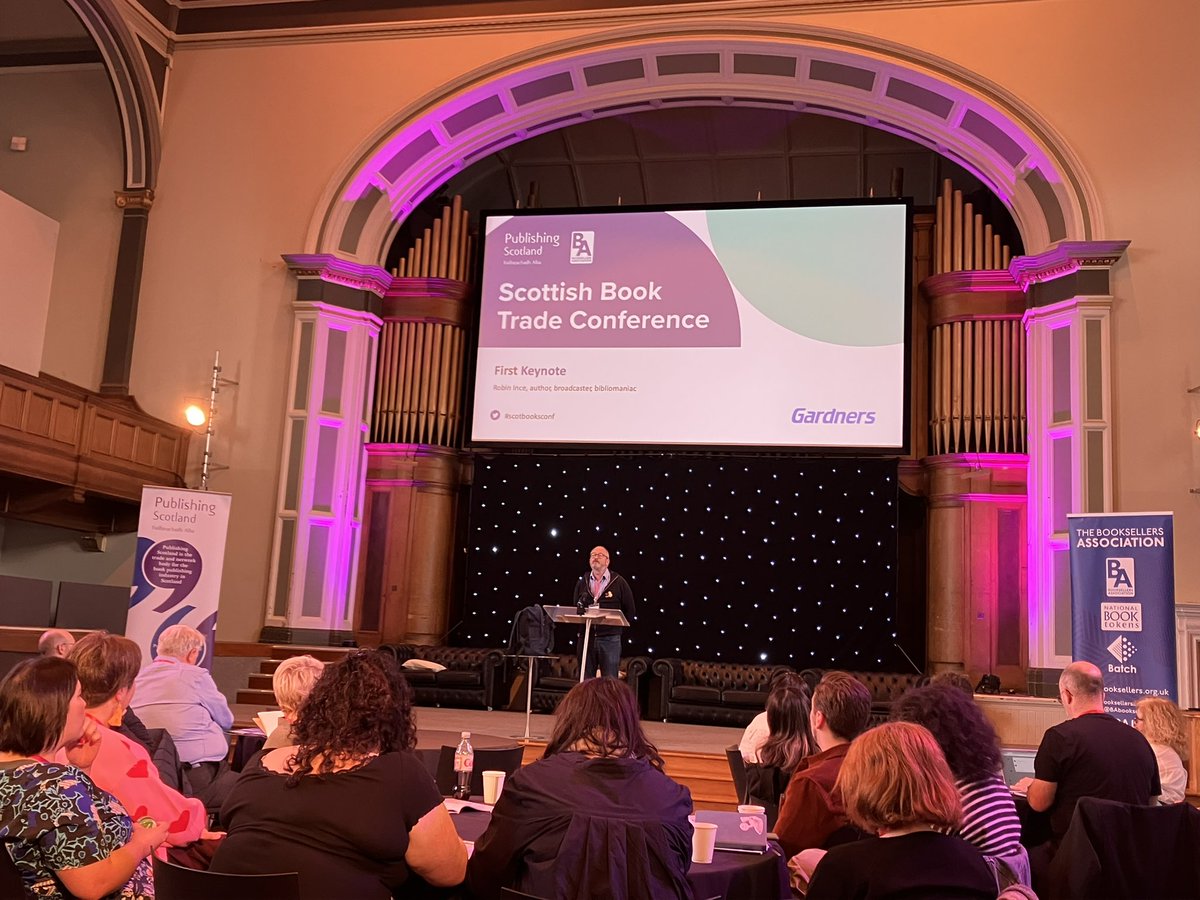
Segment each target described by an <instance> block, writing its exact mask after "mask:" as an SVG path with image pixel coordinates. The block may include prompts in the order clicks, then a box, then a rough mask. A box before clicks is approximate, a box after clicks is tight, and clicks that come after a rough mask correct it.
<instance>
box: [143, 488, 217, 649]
mask: <svg viewBox="0 0 1200 900" xmlns="http://www.w3.org/2000/svg"><path fill="white" fill-rule="evenodd" d="M231 499H232V498H231V497H230V495H229V494H214V493H212V492H211V491H187V490H180V489H177V488H159V487H145V488H142V510H141V516H140V517H139V519H138V544H137V560H136V562H135V565H134V572H133V590H132V593H131V594H130V598H129V622H128V624H127V625H126V628H125V634H126V636H127V637H129V638H130V639H131V640H134V641H136V642H137V644H138V646H140V647H141V648H142V656H143V662H144V663H146V662H149V661H150V660H152V659H153V658H154V653H155V650H156V649H157V648H158V636H159V635H160V634H161V633H162V631H163V629H165V628H167V627H169V626H171V625H175V624H178V623H180V622H182V623H183V624H185V625H191V626H192V627H193V628H195V629H196V630H197V631H199V632H200V633H201V634H203V635H204V637H205V642H206V645H207V646H206V650H205V653H204V658H203V659H202V660H201V662H200V665H203V666H207V667H209V668H211V667H212V655H213V639H214V634H215V632H216V627H217V601H218V600H219V599H220V594H221V570H222V569H223V568H224V563H225V534H226V532H227V531H228V528H229V503H230V500H231Z"/></svg>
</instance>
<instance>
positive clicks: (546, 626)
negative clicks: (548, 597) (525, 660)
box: [508, 603, 554, 656]
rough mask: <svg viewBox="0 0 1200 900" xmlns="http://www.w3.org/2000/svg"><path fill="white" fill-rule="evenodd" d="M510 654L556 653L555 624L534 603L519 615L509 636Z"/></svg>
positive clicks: (535, 654)
mask: <svg viewBox="0 0 1200 900" xmlns="http://www.w3.org/2000/svg"><path fill="white" fill-rule="evenodd" d="M508 652H509V653H511V654H514V655H525V656H547V655H548V654H550V653H552V652H554V622H553V620H551V618H550V616H549V614H548V613H547V612H546V610H544V609H542V607H540V606H538V605H537V604H536V603H534V604H531V605H529V606H526V607H525V608H524V609H522V610H521V611H520V612H518V613H517V617H516V618H515V619H513V626H512V633H511V634H509V636H508Z"/></svg>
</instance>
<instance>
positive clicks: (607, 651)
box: [571, 547, 637, 678]
mask: <svg viewBox="0 0 1200 900" xmlns="http://www.w3.org/2000/svg"><path fill="white" fill-rule="evenodd" d="M608 560H609V556H608V550H606V549H605V548H604V547H593V548H592V552H591V553H590V554H589V555H588V571H587V574H585V575H581V576H580V578H579V580H578V581H577V582H575V593H574V595H573V597H572V600H571V603H572V605H573V606H575V607H576V608H579V609H584V608H587V607H589V606H599V607H601V608H603V609H619V610H620V611H621V612H623V613H624V614H625V618H626V619H627V620H629V621H630V622H632V621H633V617H634V615H635V614H636V612H637V608H636V606H635V605H634V600H633V589H632V588H630V587H629V582H628V581H626V580H625V579H624V578H622V577H621V576H620V575H618V574H617V573H616V572H614V571H612V570H611V569H609V567H608ZM622 631H624V628H622V627H621V626H619V625H597V626H596V627H595V628H593V629H592V639H591V643H590V644H589V645H588V655H587V659H585V660H580V664H581V665H582V666H583V671H584V672H585V673H586V674H585V675H584V677H585V678H591V677H592V676H594V675H595V674H596V669H597V668H599V670H600V675H601V677H603V678H616V677H617V676H618V674H619V673H620V671H621V632H622ZM581 640H582V638H581Z"/></svg>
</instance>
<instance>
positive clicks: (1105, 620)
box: [1100, 603, 1142, 631]
mask: <svg viewBox="0 0 1200 900" xmlns="http://www.w3.org/2000/svg"><path fill="white" fill-rule="evenodd" d="M1100 630H1101V631H1141V630H1142V604H1140V603H1101V604H1100Z"/></svg>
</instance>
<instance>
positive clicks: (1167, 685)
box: [1067, 513, 1178, 725]
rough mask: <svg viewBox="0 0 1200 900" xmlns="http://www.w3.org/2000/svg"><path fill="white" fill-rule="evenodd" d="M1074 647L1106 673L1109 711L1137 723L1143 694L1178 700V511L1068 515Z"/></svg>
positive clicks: (1079, 655) (1077, 653) (1076, 653)
mask: <svg viewBox="0 0 1200 900" xmlns="http://www.w3.org/2000/svg"><path fill="white" fill-rule="evenodd" d="M1067 519H1068V527H1069V530H1070V539H1071V549H1070V552H1071V649H1072V656H1073V657H1074V658H1075V659H1076V660H1087V661H1088V662H1091V663H1095V664H1096V665H1097V666H1099V667H1100V671H1101V672H1102V673H1104V709H1105V711H1106V712H1108V713H1110V714H1111V715H1113V716H1115V717H1116V718H1118V719H1121V720H1122V721H1124V722H1127V723H1128V724H1130V725H1132V724H1133V720H1134V715H1135V712H1136V710H1135V707H1136V705H1137V701H1138V700H1139V699H1140V698H1141V697H1143V696H1151V697H1169V698H1170V699H1171V700H1175V701H1177V700H1178V697H1177V690H1178V688H1177V685H1178V680H1177V677H1176V671H1175V538H1174V529H1173V518H1172V514H1171V513H1102V514H1092V515H1070V516H1068V517H1067Z"/></svg>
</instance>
